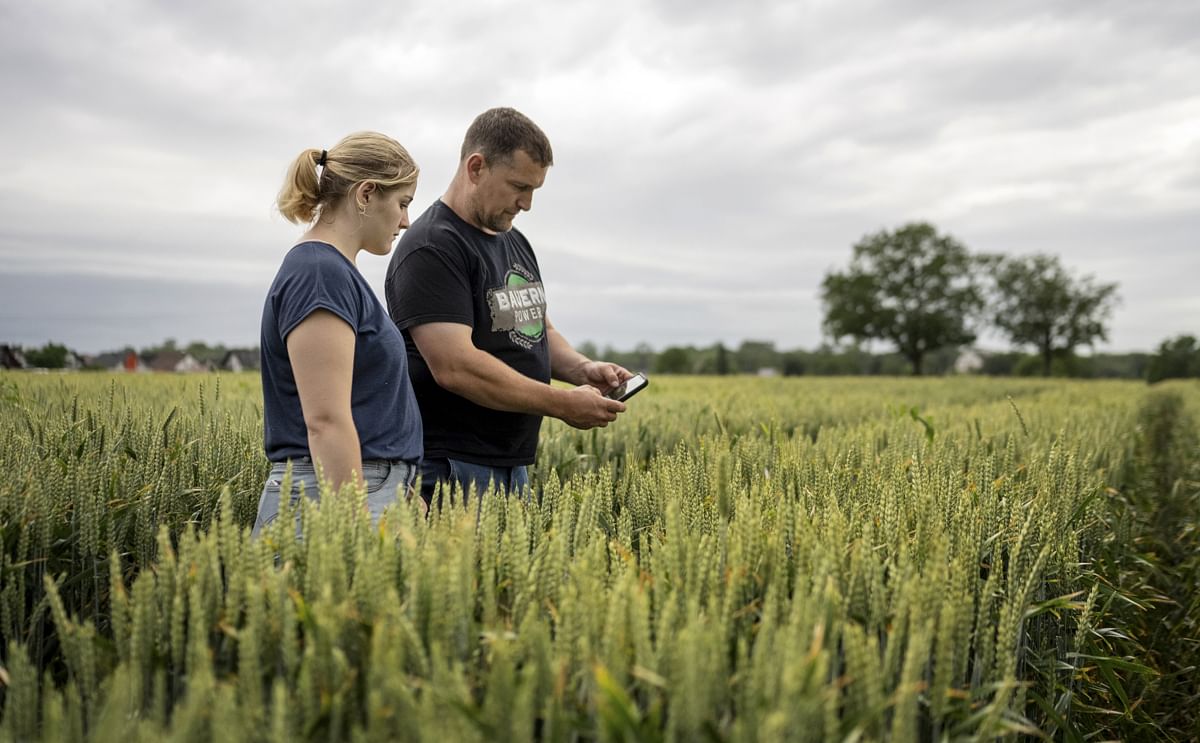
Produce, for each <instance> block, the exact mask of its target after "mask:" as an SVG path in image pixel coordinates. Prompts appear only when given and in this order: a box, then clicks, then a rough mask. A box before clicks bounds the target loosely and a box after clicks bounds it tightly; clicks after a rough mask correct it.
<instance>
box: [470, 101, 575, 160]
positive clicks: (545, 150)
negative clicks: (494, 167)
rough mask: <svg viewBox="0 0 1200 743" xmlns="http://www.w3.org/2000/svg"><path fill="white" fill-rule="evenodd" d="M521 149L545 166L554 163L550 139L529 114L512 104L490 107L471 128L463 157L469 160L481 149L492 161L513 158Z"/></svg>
mask: <svg viewBox="0 0 1200 743" xmlns="http://www.w3.org/2000/svg"><path fill="white" fill-rule="evenodd" d="M517 150H525V154H527V155H529V157H530V159H532V160H533V161H534V162H535V163H537V164H538V165H540V166H542V167H543V168H548V167H550V166H551V165H553V164H554V151H553V150H552V149H550V140H549V139H547V138H546V135H545V133H544V132H542V130H541V129H540V128H538V125H537V124H535V123H533V121H531V120H530V119H529V117H528V116H526V115H525V114H523V113H521V112H520V111H517V110H516V109H512V108H490V109H488V110H487V111H484V112H483V113H481V114H479V115H478V116H476V117H475V120H474V121H472V122H471V126H470V127H468V128H467V136H466V137H464V138H463V145H462V152H461V153H460V155H459V159H460V160H465V159H466V158H467V156H468V155H470V154H471V153H472V152H478V153H480V154H482V155H483V157H484V159H485V160H486V161H487V162H488V164H489V165H490V164H493V163H504V162H511V161H512V158H513V155H514V154H516V152H517Z"/></svg>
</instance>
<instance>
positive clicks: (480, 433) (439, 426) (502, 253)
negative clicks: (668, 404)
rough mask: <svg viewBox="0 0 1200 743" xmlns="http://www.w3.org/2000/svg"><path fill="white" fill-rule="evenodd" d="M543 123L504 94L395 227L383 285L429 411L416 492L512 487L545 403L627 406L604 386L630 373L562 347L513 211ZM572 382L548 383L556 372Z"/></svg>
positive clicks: (542, 141)
mask: <svg viewBox="0 0 1200 743" xmlns="http://www.w3.org/2000/svg"><path fill="white" fill-rule="evenodd" d="M553 160H554V155H553V152H552V151H551V149H550V142H549V140H548V139H547V138H546V135H545V134H543V133H542V130H541V129H539V128H538V126H537V125H536V124H534V123H533V122H532V121H530V120H529V119H528V118H527V117H525V116H524V115H523V114H521V113H519V112H517V111H514V110H513V109H511V108H494V109H491V110H489V111H485V112H484V113H482V114H480V115H479V116H478V117H477V118H476V119H475V121H474V122H472V123H471V126H470V128H469V129H467V135H466V137H465V139H464V140H463V146H462V151H461V153H460V156H459V164H458V170H457V171H456V173H455V175H454V178H453V180H452V181H451V182H450V187H449V188H448V189H447V190H446V193H445V194H444V195H443V196H442V198H441V200H439V201H437V202H435V203H434V204H433V206H431V207H430V208H429V209H428V210H426V211H425V213H424V214H422V215H421V216H420V218H418V219H417V221H416V222H414V223H413V224H412V226H411V227H409V229H408V231H407V232H405V233H404V237H403V238H401V240H400V244H399V246H398V247H397V248H396V251H395V252H394V253H393V254H392V259H391V263H390V264H389V265H388V271H387V279H386V283H385V293H386V295H387V304H388V311H389V312H390V313H391V316H392V320H393V321H395V323H396V325H397V326H398V327H399V328H400V329H401V330H402V331H403V332H404V336H405V341H406V342H407V343H408V353H409V373H410V377H411V378H412V384H413V390H414V392H415V393H416V396H417V402H418V404H419V406H420V409H421V417H422V419H423V420H424V424H425V459H424V460H423V462H422V467H421V477H422V483H423V484H422V488H421V495H422V497H423V498H424V499H425V500H426V502H430V501H432V498H433V494H434V488H435V486H436V484H437V483H439V482H441V483H444V482H449V483H453V484H455V485H456V486H457V487H459V488H461V491H462V493H463V494H464V496H465V495H466V493H467V492H468V490H469V489H470V488H471V487H474V488H475V489H476V490H477V491H482V490H483V489H484V488H486V487H487V486H488V484H489V482H492V483H494V484H495V485H496V487H498V488H501V489H504V490H509V491H514V492H519V491H521V490H523V489H524V488H525V486H526V484H527V482H528V475H527V472H526V466H527V465H529V464H531V463H532V462H533V460H534V455H535V454H536V451H537V436H538V429H539V428H540V426H541V422H542V417H543V416H547V415H549V416H552V417H555V418H559V419H561V420H563V421H565V422H567V423H568V424H570V425H572V426H574V427H576V428H584V429H587V428H593V427H596V426H606V425H608V424H609V423H610V422H611V421H614V420H616V418H617V414H618V413H621V412H623V411H624V410H625V406H624V405H623V404H622V403H620V402H617V401H615V400H610V399H608V398H606V397H604V396H603V394H602V392H604V391H607V390H610V389H612V388H614V387H616V386H617V385H619V384H620V383H621V382H622V381H624V380H625V379H628V378H629V377H630V376H632V375H631V374H630V373H629V372H628V371H627V370H625V369H623V368H622V367H620V366H617V365H616V364H610V363H605V362H599V361H592V360H590V359H588V358H587V357H585V356H584V355H582V354H580V353H579V352H577V351H576V350H575V349H574V348H572V347H571V344H570V343H568V342H567V340H566V339H565V338H564V337H563V336H562V335H561V334H560V333H559V332H558V331H557V330H556V329H555V327H554V325H553V324H552V323H551V322H550V318H549V317H548V316H547V315H546V295H545V292H544V291H543V290H542V278H541V273H540V272H539V270H538V263H537V258H536V257H535V256H534V252H533V248H532V247H531V246H530V244H529V241H528V240H526V239H525V236H524V235H522V234H521V232H520V231H518V230H516V229H513V226H512V223H513V218H514V217H516V215H517V214H519V213H520V212H522V211H529V209H530V208H531V207H532V205H533V192H534V191H536V190H537V189H538V188H540V187H541V185H542V183H543V182H544V181H545V180H546V171H547V170H548V169H549V168H550V166H551V164H553ZM552 377H553V378H554V379H559V380H562V381H565V382H569V383H571V384H574V385H578V386H576V387H574V388H573V389H565V388H557V387H552V386H550V384H549V382H550V380H551V378H552Z"/></svg>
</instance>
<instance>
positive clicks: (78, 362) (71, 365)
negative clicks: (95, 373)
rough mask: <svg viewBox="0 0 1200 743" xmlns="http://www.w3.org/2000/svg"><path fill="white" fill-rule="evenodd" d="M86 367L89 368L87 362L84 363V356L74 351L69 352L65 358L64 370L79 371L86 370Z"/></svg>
mask: <svg viewBox="0 0 1200 743" xmlns="http://www.w3.org/2000/svg"><path fill="white" fill-rule="evenodd" d="M85 366H87V362H86V361H84V358H83V357H82V356H80V355H79V354H77V353H75V352H74V351H67V355H66V356H65V357H63V365H62V368H64V369H76V370H78V369H82V368H84V367H85Z"/></svg>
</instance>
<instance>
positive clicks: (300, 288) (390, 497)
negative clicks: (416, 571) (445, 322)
mask: <svg viewBox="0 0 1200 743" xmlns="http://www.w3.org/2000/svg"><path fill="white" fill-rule="evenodd" d="M417 173H418V169H417V165H416V163H414V162H413V160H412V158H411V157H410V156H409V154H408V152H407V151H406V150H405V149H404V147H403V146H401V145H400V143H399V142H397V141H395V140H393V139H391V138H390V137H386V136H384V135H382V134H377V133H375V132H359V133H357V134H351V135H350V136H348V137H346V138H345V139H343V140H342V141H340V142H338V143H337V144H336V145H334V146H333V148H332V149H329V150H328V151H326V150H320V149H309V150H305V151H304V152H302V153H300V155H299V156H297V157H296V159H295V160H294V161H293V162H292V165H291V168H290V169H289V171H288V174H287V178H286V179H285V182H284V185H283V189H282V190H281V191H280V193H279V199H278V206H279V211H280V213H281V214H282V215H283V216H284V217H285V218H286V219H287V220H288V221H290V222H293V223H296V224H307V225H309V227H308V231H307V232H305V233H304V234H303V235H302V236H301V238H300V240H299V242H298V243H297V244H296V245H295V246H293V247H292V249H291V250H290V251H289V252H288V254H287V256H286V257H285V258H284V259H283V265H282V266H280V269H279V273H278V274H277V275H276V276H275V280H274V282H273V283H272V284H271V289H270V291H269V292H268V293H267V299H266V303H265V304H264V306H263V316H262V337H261V348H262V351H261V353H262V386H263V418H264V432H263V433H264V445H265V448H266V453H267V458H268V459H269V460H270V461H271V463H272V464H271V473H270V475H269V477H268V478H267V482H266V485H265V486H264V488H263V492H262V497H261V498H260V499H259V503H258V516H257V518H256V519H255V524H254V531H253V533H254V534H255V535H257V534H259V532H261V530H262V529H263V528H264V527H265V526H267V525H268V524H270V523H271V522H272V521H274V520H275V519H276V518H277V517H278V516H279V511H280V506H281V502H282V500H283V498H284V497H287V498H288V499H289V500H290V501H291V502H292V503H295V501H296V500H297V499H298V498H299V497H300V486H301V484H303V486H304V494H305V495H306V496H307V497H309V498H313V499H315V498H317V495H318V482H317V473H318V471H319V472H320V473H321V474H322V475H323V477H324V478H325V480H327V481H328V482H329V483H330V484H331V485H332V486H333V487H335V488H337V487H341V486H342V485H344V484H346V483H352V482H357V483H361V484H363V485H365V487H366V490H367V505H368V508H369V509H370V512H371V516H372V518H373V519H376V520H378V518H379V516H380V514H381V513H382V512H383V509H384V508H385V507H387V506H388V505H389V504H391V503H393V502H395V501H396V500H397V499H398V498H400V497H408V496H409V494H410V493H411V492H412V490H411V488H412V484H413V480H414V479H415V477H416V472H417V467H418V464H419V462H420V459H421V454H422V444H421V439H422V430H421V416H420V411H419V409H418V408H417V402H416V398H415V397H414V396H413V391H412V386H411V384H410V383H409V381H408V355H407V351H406V348H405V344H404V338H403V337H402V336H401V334H400V331H399V330H397V329H396V326H395V324H394V323H393V322H392V321H391V319H390V318H389V317H388V313H387V312H386V311H385V310H384V308H383V307H382V306H381V305H380V303H379V300H378V299H376V297H375V294H374V293H373V292H372V291H371V287H370V286H369V285H368V284H367V282H366V280H365V279H364V278H363V276H362V274H360V273H359V271H358V267H357V265H356V260H357V258H358V254H359V253H361V252H363V251H366V252H367V253H371V254H373V255H380V256H383V255H387V254H388V253H390V252H391V250H392V244H393V243H394V242H395V240H396V237H397V236H398V235H399V234H400V231H401V230H403V229H405V228H406V227H408V206H409V204H410V203H411V202H412V199H413V194H414V192H415V190H416V187H417ZM289 462H290V463H291V466H292V487H291V492H289V493H287V494H284V493H282V492H281V484H282V480H283V474H284V472H285V470H286V468H287V466H288V463H289ZM299 529H300V527H299V524H298V523H297V535H299Z"/></svg>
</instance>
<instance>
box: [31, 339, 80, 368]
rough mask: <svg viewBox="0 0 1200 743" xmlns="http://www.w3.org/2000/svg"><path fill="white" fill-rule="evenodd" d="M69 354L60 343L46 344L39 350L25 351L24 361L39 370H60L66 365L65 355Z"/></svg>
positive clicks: (68, 350)
mask: <svg viewBox="0 0 1200 743" xmlns="http://www.w3.org/2000/svg"><path fill="white" fill-rule="evenodd" d="M70 352H71V351H70V349H68V348H67V347H66V346H64V345H62V344H61V343H47V344H46V345H44V346H42V347H41V348H31V349H29V350H27V351H25V360H26V361H27V362H29V365H30V366H35V367H37V368H39V369H61V368H63V367H64V366H66V365H67V354H69V353H70Z"/></svg>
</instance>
